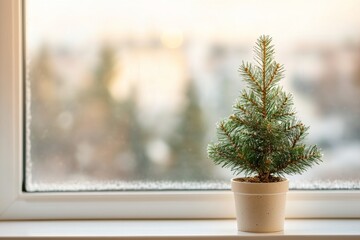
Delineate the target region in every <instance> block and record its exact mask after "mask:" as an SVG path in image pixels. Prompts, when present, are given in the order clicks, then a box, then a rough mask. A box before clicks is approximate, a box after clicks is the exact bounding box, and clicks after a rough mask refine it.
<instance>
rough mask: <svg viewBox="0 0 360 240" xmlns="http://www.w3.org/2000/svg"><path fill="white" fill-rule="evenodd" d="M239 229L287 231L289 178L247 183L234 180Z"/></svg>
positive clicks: (232, 186)
mask: <svg viewBox="0 0 360 240" xmlns="http://www.w3.org/2000/svg"><path fill="white" fill-rule="evenodd" d="M231 189H232V191H233V192H234V196H235V208H236V218H237V225H238V230H239V231H244V232H258V233H260V232H279V231H283V230H284V220H285V203H286V193H287V191H288V189H289V181H288V180H284V181H282V182H274V183H248V182H240V181H236V178H233V179H232V180H231Z"/></svg>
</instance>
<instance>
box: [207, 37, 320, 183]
mask: <svg viewBox="0 0 360 240" xmlns="http://www.w3.org/2000/svg"><path fill="white" fill-rule="evenodd" d="M271 40H272V39H271V37H269V36H261V37H260V38H259V39H258V40H257V42H256V45H255V47H254V53H255V58H254V60H255V62H256V65H253V64H251V63H244V62H243V63H242V64H241V66H240V68H239V72H240V75H241V77H242V78H243V80H244V81H245V82H246V83H247V86H248V89H247V90H243V91H242V92H241V94H240V96H239V98H238V99H237V100H236V103H235V104H234V106H233V114H232V115H231V116H229V117H228V118H227V119H224V120H222V121H220V122H219V123H218V125H217V136H218V142H216V143H211V144H209V145H208V156H209V158H211V159H212V160H213V161H214V163H215V164H218V165H221V166H222V167H226V168H230V169H231V171H232V172H233V173H234V174H235V175H238V174H240V173H244V174H245V175H246V176H250V175H256V177H257V178H259V179H260V181H261V182H269V181H271V179H273V177H274V176H279V177H283V176H284V175H285V174H289V175H292V174H301V173H303V172H304V171H305V170H306V169H308V168H309V167H311V166H313V165H314V164H318V163H320V162H321V153H320V150H319V149H318V148H317V146H316V145H312V146H306V145H305V144H304V138H305V137H306V135H307V130H308V127H306V126H305V125H304V124H302V123H301V122H300V121H299V120H298V119H297V118H296V116H295V110H294V108H293V101H292V96H291V94H288V93H285V92H284V91H283V89H282V87H281V86H279V85H278V84H279V82H280V80H281V79H282V78H283V77H284V67H283V65H281V64H279V63H277V62H276V61H275V60H274V53H275V50H274V46H273V45H271Z"/></svg>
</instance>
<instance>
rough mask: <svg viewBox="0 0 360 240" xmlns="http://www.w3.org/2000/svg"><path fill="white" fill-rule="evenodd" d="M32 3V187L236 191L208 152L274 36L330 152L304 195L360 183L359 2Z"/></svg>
mask: <svg viewBox="0 0 360 240" xmlns="http://www.w3.org/2000/svg"><path fill="white" fill-rule="evenodd" d="M25 3H26V11H25V15H26V17H25V29H26V44H25V45H26V72H27V74H26V75H27V76H26V79H25V85H26V130H27V131H26V171H25V172H26V188H27V190H28V191H58V190H86V189H95V190H119V189H128V190H129V189H134V190H136V189H148V190H151V189H223V188H228V187H229V184H228V180H229V178H231V176H232V175H231V173H230V172H229V171H228V170H226V169H222V168H220V167H219V166H215V165H214V164H213V163H212V161H211V160H209V159H208V158H207V154H206V146H207V144H208V143H209V142H210V141H216V135H215V130H216V129H215V124H216V122H217V121H219V120H220V119H222V118H225V117H227V116H228V115H229V114H230V113H231V110H232V109H231V108H232V104H233V103H234V101H235V99H236V97H237V96H238V94H239V92H240V91H241V90H242V89H243V88H244V83H243V82H242V80H241V78H240V77H239V74H238V71H237V70H238V68H239V65H240V63H241V62H242V61H252V57H253V52H252V48H253V46H254V43H255V41H256V39H257V38H258V37H259V36H260V35H262V34H268V35H271V36H272V37H273V43H274V44H275V49H276V55H275V57H276V60H277V61H278V62H280V63H283V64H284V65H285V69H286V73H285V75H286V77H285V79H284V80H283V81H282V83H281V84H282V85H283V86H284V88H285V90H286V91H290V92H291V93H293V95H294V101H295V108H296V109H297V112H298V117H299V118H300V119H301V120H302V121H303V122H304V123H305V124H306V125H310V131H309V136H308V139H307V140H308V143H312V144H318V145H319V146H320V147H321V148H322V150H323V154H324V157H323V160H324V162H323V163H322V164H321V165H319V166H315V167H313V168H312V169H311V170H309V171H308V172H306V173H305V174H303V175H301V176H293V177H290V179H292V188H297V189H304V188H305V189H314V188H320V189H327V188H335V189H339V188H340V189H342V188H350V189H359V188H360V176H359V171H360V15H359V14H358V9H360V1H356V0H353V1H351V0H346V1H344V0H316V1H303V0H295V1H286V0H271V1H269V0H261V1H260V0H251V1H250V0H240V1H238V0H183V1H175V0H150V1H149V0H132V1H128V0H102V1H100V0H52V1H48V0H26V1H25Z"/></svg>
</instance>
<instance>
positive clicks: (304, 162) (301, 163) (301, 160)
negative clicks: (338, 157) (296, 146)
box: [272, 146, 321, 174]
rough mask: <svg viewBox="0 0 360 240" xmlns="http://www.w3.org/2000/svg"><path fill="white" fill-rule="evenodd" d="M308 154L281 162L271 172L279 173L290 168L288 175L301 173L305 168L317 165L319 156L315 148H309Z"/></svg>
mask: <svg viewBox="0 0 360 240" xmlns="http://www.w3.org/2000/svg"><path fill="white" fill-rule="evenodd" d="M309 149H310V150H309V151H308V152H309V153H306V154H302V155H300V156H297V157H294V158H292V159H291V160H288V161H283V162H282V163H281V165H280V166H278V168H276V169H275V170H273V171H272V173H280V172H283V171H285V170H286V169H287V168H290V167H291V169H292V170H291V171H287V173H288V174H290V173H292V172H297V173H301V172H303V171H304V170H305V167H310V166H311V165H312V164H313V163H316V164H318V163H319V162H320V161H321V159H320V158H321V154H320V152H319V151H318V149H317V148H316V146H311V147H310V148H309Z"/></svg>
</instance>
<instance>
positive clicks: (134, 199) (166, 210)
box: [0, 0, 360, 220]
mask: <svg viewBox="0 0 360 240" xmlns="http://www.w3.org/2000/svg"><path fill="white" fill-rule="evenodd" d="M22 25H23V1H22V0H1V1H0V33H1V35H0V53H1V54H0V133H1V134H0V220H15V219H189V218H197V219H200V218H206V219H219V218H235V210H234V203H233V197H232V193H231V192H230V191H150V192H146V191H138V192H56V193H54V192H52V193H45V192H44V193H29V192H24V191H23V170H22V169H23V157H24V139H23V131H24V127H23V117H24V104H23V103H24V99H23V94H22V93H23V92H22V91H23V77H24V76H25V75H24V72H23V64H24V57H23V56H24V55H23V42H22V32H23V26H22ZM286 217H287V218H359V217H360V191H358V190H336V191H334V190H321V191H319V190H309V191H297V190H293V191H290V192H289V193H288V197H287V209H286Z"/></svg>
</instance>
